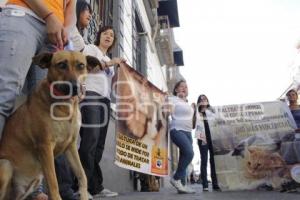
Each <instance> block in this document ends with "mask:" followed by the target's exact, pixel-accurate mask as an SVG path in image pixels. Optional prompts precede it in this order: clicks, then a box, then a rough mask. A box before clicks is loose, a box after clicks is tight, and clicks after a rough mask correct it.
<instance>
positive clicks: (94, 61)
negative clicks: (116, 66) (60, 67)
mask: <svg viewBox="0 0 300 200" xmlns="http://www.w3.org/2000/svg"><path fill="white" fill-rule="evenodd" d="M86 62H87V70H88V72H93V71H99V69H100V70H102V66H101V63H100V61H99V60H98V58H96V57H94V56H86ZM96 68H98V70H97V69H96Z"/></svg>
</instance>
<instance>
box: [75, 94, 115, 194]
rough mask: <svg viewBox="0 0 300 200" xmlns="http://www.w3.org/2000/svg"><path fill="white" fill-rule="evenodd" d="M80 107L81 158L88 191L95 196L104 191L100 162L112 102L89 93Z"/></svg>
mask: <svg viewBox="0 0 300 200" xmlns="http://www.w3.org/2000/svg"><path fill="white" fill-rule="evenodd" d="M89 97H90V98H89ZM80 106H81V115H82V125H81V128H80V136H81V142H80V147H79V156H80V160H81V163H82V166H83V169H84V171H85V174H86V176H87V181H88V191H89V192H90V193H91V194H92V195H95V194H97V193H99V192H101V191H102V190H103V189H104V187H103V176H102V170H101V168H100V166H99V162H100V161H101V158H102V154H103V152H104V146H105V139H106V133H107V128H108V124H109V119H110V100H109V99H107V98H104V97H102V96H100V95H99V94H97V93H95V92H91V91H87V92H86V99H84V101H83V102H81V105H80Z"/></svg>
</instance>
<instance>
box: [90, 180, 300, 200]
mask: <svg viewBox="0 0 300 200" xmlns="http://www.w3.org/2000/svg"><path fill="white" fill-rule="evenodd" d="M191 187H192V188H194V189H195V190H196V191H197V192H196V194H177V192H176V190H175V189H174V188H171V187H170V188H163V189H161V190H160V191H159V192H128V193H120V195H119V196H118V197H111V198H101V200H103V199H106V200H202V199H203V200H268V199H272V200H298V199H300V193H280V192H277V191H238V192H212V191H209V192H202V187H201V185H199V184H194V185H191ZM95 200H100V199H99V198H97V199H95Z"/></svg>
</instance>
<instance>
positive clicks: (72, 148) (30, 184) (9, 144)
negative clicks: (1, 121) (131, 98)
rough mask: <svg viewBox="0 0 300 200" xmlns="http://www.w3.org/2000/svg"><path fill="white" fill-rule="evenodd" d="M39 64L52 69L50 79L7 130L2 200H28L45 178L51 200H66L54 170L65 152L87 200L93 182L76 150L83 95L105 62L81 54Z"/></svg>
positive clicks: (0, 157) (2, 145)
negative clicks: (84, 86)
mask: <svg viewBox="0 0 300 200" xmlns="http://www.w3.org/2000/svg"><path fill="white" fill-rule="evenodd" d="M33 63H34V64H37V65H39V66H41V67H42V68H48V74H47V78H46V79H45V80H43V81H42V82H41V84H40V85H39V86H38V87H37V89H36V90H35V91H34V92H33V93H32V95H31V96H29V97H28V99H27V101H26V102H25V103H24V104H23V105H22V106H21V107H20V108H18V109H17V110H16V112H15V113H14V114H12V116H11V117H10V118H9V119H8V121H7V123H6V126H5V128H4V132H3V138H2V140H1V141H0V200H3V199H8V200H12V199H17V200H23V199H25V198H26V197H27V196H28V194H30V193H31V192H32V191H34V190H35V189H36V188H37V187H38V186H39V184H40V183H41V179H42V177H43V176H42V175H44V177H45V179H46V182H47V185H48V189H49V195H50V197H51V199H52V200H61V197H60V195H59V190H58V184H57V179H56V174H55V168H54V158H55V157H56V156H57V155H59V154H61V153H65V155H66V157H67V159H68V161H69V163H70V166H71V168H72V170H73V172H74V174H75V176H76V177H77V179H78V182H79V191H80V198H81V200H87V199H88V195H87V180H86V176H85V173H84V170H83V168H82V165H81V162H80V159H79V155H78V151H77V145H76V143H77V136H78V132H79V123H78V118H79V117H80V112H79V108H78V102H79V98H78V95H79V94H80V88H81V87H80V86H81V84H82V83H83V81H84V79H85V78H84V76H85V75H86V74H87V70H88V69H92V68H94V67H96V66H97V65H98V66H101V65H100V62H99V61H98V60H97V59H96V58H94V57H90V56H84V55H83V54H81V53H79V52H67V51H60V52H56V53H54V54H50V53H46V54H41V55H38V56H36V57H34V58H33ZM57 81H58V82H57ZM66 83H67V84H66ZM66 96H67V97H66Z"/></svg>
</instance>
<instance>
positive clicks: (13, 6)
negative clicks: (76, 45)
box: [0, 0, 76, 139]
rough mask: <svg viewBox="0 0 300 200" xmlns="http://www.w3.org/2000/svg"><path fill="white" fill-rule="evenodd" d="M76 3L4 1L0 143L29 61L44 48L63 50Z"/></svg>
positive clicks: (0, 44) (69, 0)
mask: <svg viewBox="0 0 300 200" xmlns="http://www.w3.org/2000/svg"><path fill="white" fill-rule="evenodd" d="M75 1H76V0H44V1H40V0H8V2H7V3H6V5H5V6H4V7H3V8H2V9H1V12H0V49H1V51H0V71H1V74H0V139H1V135H2V130H3V127H4V124H5V120H6V118H7V117H8V116H9V115H10V114H11V112H12V110H13V107H14V102H15V99H16V97H17V95H19V94H21V91H22V88H23V85H24V82H25V79H26V75H27V72H28V70H29V68H30V64H31V58H32V57H33V56H34V55H35V54H36V53H37V52H39V51H40V50H41V49H42V48H43V47H45V46H46V45H47V44H52V45H53V47H55V48H57V49H63V47H64V44H66V43H67V40H68V29H69V27H72V26H74V25H73V23H74V24H75V23H76V15H75V5H76V2H75Z"/></svg>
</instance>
